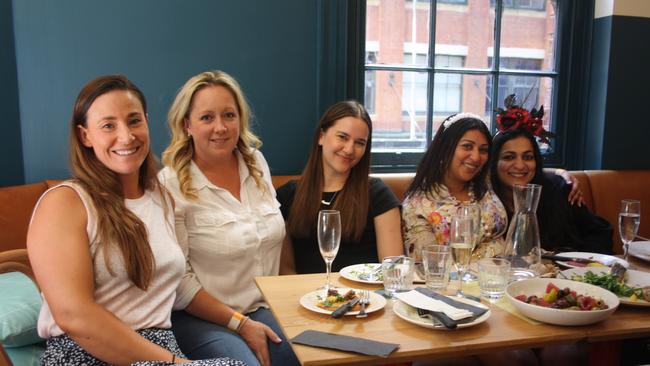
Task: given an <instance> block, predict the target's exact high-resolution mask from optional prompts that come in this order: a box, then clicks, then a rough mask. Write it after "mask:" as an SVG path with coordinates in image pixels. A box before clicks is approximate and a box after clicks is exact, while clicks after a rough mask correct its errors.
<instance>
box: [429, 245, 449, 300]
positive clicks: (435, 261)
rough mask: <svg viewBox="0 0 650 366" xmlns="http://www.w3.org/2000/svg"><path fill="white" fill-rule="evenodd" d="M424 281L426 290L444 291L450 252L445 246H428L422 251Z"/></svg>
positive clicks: (447, 278) (447, 276)
mask: <svg viewBox="0 0 650 366" xmlns="http://www.w3.org/2000/svg"><path fill="white" fill-rule="evenodd" d="M422 264H423V265H424V276H425V278H424V280H425V283H426V285H427V287H428V288H430V289H432V290H434V291H444V290H445V289H446V288H447V284H448V283H449V268H450V267H451V251H450V250H449V247H448V246H446V245H428V246H426V247H425V248H424V249H422Z"/></svg>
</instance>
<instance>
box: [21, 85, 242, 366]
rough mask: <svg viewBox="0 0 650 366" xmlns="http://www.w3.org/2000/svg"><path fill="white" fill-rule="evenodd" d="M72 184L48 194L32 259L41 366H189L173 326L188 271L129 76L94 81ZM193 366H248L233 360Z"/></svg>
mask: <svg viewBox="0 0 650 366" xmlns="http://www.w3.org/2000/svg"><path fill="white" fill-rule="evenodd" d="M70 146H71V148H70V159H71V166H72V172H73V177H74V178H73V179H72V180H68V181H65V182H64V183H62V184H60V185H58V186H56V187H53V188H51V189H50V190H48V191H47V192H45V193H44V194H43V196H42V197H41V199H40V200H39V202H38V203H37V205H36V208H35V209H34V214H33V216H32V221H31V223H30V227H29V232H28V235H27V250H28V253H29V259H30V262H31V264H32V266H33V269H34V273H35V275H36V279H37V281H38V283H39V285H40V288H41V290H42V291H43V296H44V303H43V307H42V308H41V313H40V317H39V321H38V332H39V335H40V336H41V337H43V338H47V346H46V350H45V353H44V355H43V356H42V358H41V364H43V365H71V364H79V365H81V364H85V365H108V364H120V365H123V364H138V365H145V364H169V363H186V362H189V360H187V359H185V358H184V357H185V356H184V355H183V353H182V352H181V351H180V349H179V348H178V345H177V344H176V340H175V338H174V335H173V333H172V332H171V330H170V329H169V328H170V326H171V322H170V314H171V310H172V307H178V308H182V307H184V304H182V303H181V302H179V301H178V300H177V296H176V290H177V288H178V284H179V283H180V281H181V277H182V275H183V270H184V264H183V263H184V260H183V253H182V251H181V249H180V247H179V246H178V243H177V241H176V237H175V236H174V228H173V210H172V203H171V199H170V197H169V196H168V195H167V193H166V192H165V189H164V188H162V187H161V185H160V184H159V183H158V180H157V179H156V160H155V158H154V156H153V154H152V153H151V150H150V145H149V128H148V118H147V105H146V101H145V98H144V95H143V94H142V92H141V91H140V90H139V89H138V88H137V87H136V86H135V85H134V84H133V83H131V82H130V81H129V80H128V79H126V78H125V77H123V76H119V75H113V76H104V77H100V78H97V79H94V80H91V81H90V82H88V83H87V84H86V85H85V86H84V87H83V89H82V90H81V92H80V93H79V96H78V97H77V100H76V102H75V105H74V109H73V115H72V119H71V122H70ZM194 364H196V365H242V363H241V362H239V361H232V360H229V359H220V360H210V361H197V362H195V363H194Z"/></svg>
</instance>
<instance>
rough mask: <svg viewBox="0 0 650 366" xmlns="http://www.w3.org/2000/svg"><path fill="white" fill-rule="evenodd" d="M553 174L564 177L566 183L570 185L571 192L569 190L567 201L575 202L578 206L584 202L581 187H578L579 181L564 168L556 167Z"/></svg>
mask: <svg viewBox="0 0 650 366" xmlns="http://www.w3.org/2000/svg"><path fill="white" fill-rule="evenodd" d="M555 174H557V175H559V176H561V177H562V178H564V180H565V181H566V182H567V184H570V185H571V192H569V203H570V204H572V205H575V204H577V205H578V207H580V206H582V205H583V204H584V203H585V200H584V198H583V197H582V189H580V181H579V180H578V179H577V178H576V177H574V176H573V175H571V174H570V173H569V172H568V171H566V170H564V169H556V170H555Z"/></svg>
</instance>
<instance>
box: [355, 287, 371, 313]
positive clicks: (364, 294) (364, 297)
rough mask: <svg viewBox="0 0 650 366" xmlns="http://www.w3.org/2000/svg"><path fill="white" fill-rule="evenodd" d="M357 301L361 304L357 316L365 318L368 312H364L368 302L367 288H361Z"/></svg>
mask: <svg viewBox="0 0 650 366" xmlns="http://www.w3.org/2000/svg"><path fill="white" fill-rule="evenodd" d="M359 303H360V304H361V310H360V311H359V314H357V318H365V317H367V316H368V314H366V305H367V304H368V303H370V292H368V290H361V298H360V299H359Z"/></svg>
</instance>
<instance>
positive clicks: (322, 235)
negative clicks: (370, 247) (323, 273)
mask: <svg viewBox="0 0 650 366" xmlns="http://www.w3.org/2000/svg"><path fill="white" fill-rule="evenodd" d="M340 244H341V214H340V213H339V211H337V210H320V211H319V212H318V249H319V250H320V255H321V256H323V260H324V261H325V266H326V269H327V282H326V284H325V293H327V292H328V291H329V289H330V273H331V272H332V262H334V258H336V254H337V253H338V252H339V245H340Z"/></svg>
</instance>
